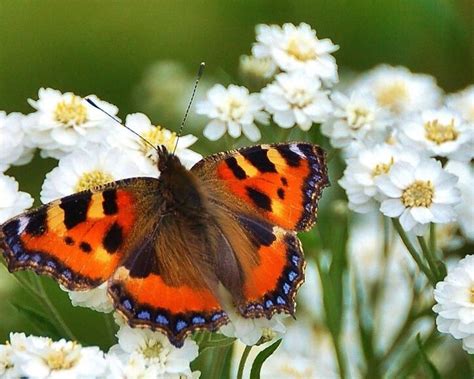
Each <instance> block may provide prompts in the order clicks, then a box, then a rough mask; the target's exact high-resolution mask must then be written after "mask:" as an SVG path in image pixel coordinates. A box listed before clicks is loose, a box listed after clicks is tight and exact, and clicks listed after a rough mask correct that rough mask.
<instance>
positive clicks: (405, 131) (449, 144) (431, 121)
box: [401, 109, 474, 161]
mask: <svg viewBox="0 0 474 379" xmlns="http://www.w3.org/2000/svg"><path fill="white" fill-rule="evenodd" d="M401 130H402V135H401V137H402V139H404V140H405V141H406V144H407V145H409V146H413V147H415V148H418V149H420V150H424V151H427V152H429V154H430V155H431V156H441V157H448V158H454V159H458V160H464V161H468V160H470V159H471V158H472V157H474V139H473V137H474V133H473V129H472V128H470V127H469V126H468V125H467V123H465V122H464V121H463V120H462V118H461V117H460V116H459V115H458V114H457V113H455V112H452V111H450V110H448V109H441V110H435V111H432V110H427V111H423V112H422V113H421V114H420V115H416V116H413V117H412V118H409V119H408V120H406V121H403V122H402V126H401Z"/></svg>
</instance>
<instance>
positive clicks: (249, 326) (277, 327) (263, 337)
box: [220, 309, 286, 346]
mask: <svg viewBox="0 0 474 379" xmlns="http://www.w3.org/2000/svg"><path fill="white" fill-rule="evenodd" d="M226 313H227V315H228V316H229V319H230V322H229V323H228V324H226V325H224V326H222V327H221V328H220V332H221V333H222V334H224V335H225V336H227V337H236V338H238V339H239V340H240V341H241V342H242V343H244V344H246V345H249V346H250V345H255V344H256V343H258V342H260V343H265V342H269V341H271V340H273V339H275V338H277V337H279V336H281V335H282V334H284V333H285V330H286V328H285V325H283V323H282V321H281V320H282V319H283V318H284V317H286V315H281V314H277V315H274V316H273V317H272V318H271V319H270V320H268V319H267V318H265V317H260V318H244V317H242V316H241V315H239V314H237V312H236V311H233V310H230V309H229V310H227V312H226Z"/></svg>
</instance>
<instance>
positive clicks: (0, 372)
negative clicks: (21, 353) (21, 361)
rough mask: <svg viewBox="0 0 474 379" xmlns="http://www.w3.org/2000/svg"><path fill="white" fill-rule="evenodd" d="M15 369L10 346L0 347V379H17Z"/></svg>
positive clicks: (17, 375)
mask: <svg viewBox="0 0 474 379" xmlns="http://www.w3.org/2000/svg"><path fill="white" fill-rule="evenodd" d="M19 376H20V375H19V373H18V370H17V367H16V366H15V363H14V362H13V349H12V347H11V345H10V344H7V345H0V378H5V379H14V378H18V377H19Z"/></svg>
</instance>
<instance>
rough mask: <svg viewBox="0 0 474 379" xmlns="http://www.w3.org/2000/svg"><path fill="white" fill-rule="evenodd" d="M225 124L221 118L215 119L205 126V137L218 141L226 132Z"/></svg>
mask: <svg viewBox="0 0 474 379" xmlns="http://www.w3.org/2000/svg"><path fill="white" fill-rule="evenodd" d="M225 130H226V129H225V124H224V123H223V122H222V121H219V120H213V121H211V122H210V123H209V124H207V125H206V127H205V128H204V131H203V134H204V137H206V138H207V139H209V140H211V141H217V140H218V139H219V138H221V137H222V136H223V135H224V134H225Z"/></svg>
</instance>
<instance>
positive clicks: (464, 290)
mask: <svg viewBox="0 0 474 379" xmlns="http://www.w3.org/2000/svg"><path fill="white" fill-rule="evenodd" d="M434 298H435V300H436V303H437V304H435V306H434V307H433V311H435V312H436V313H437V314H438V315H437V317H436V325H437V327H438V330H439V331H440V332H441V333H449V334H451V335H452V336H453V337H454V338H456V339H462V342H463V348H464V350H466V351H467V352H468V353H469V354H474V255H467V256H466V257H464V258H463V259H461V260H460V261H459V263H458V264H457V265H456V266H455V267H454V268H452V269H451V270H449V272H448V275H447V276H446V278H444V280H443V281H442V282H439V283H438V284H436V288H435V290H434Z"/></svg>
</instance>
